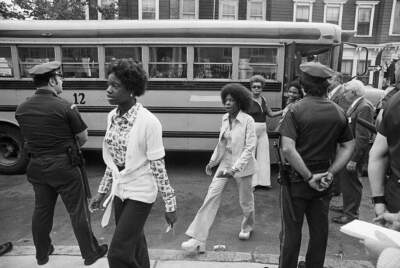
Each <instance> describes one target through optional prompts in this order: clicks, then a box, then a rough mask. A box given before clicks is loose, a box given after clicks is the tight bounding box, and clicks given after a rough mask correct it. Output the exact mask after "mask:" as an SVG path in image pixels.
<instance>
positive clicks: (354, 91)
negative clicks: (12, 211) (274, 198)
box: [332, 80, 374, 224]
mask: <svg viewBox="0 0 400 268" xmlns="http://www.w3.org/2000/svg"><path fill="white" fill-rule="evenodd" d="M364 94H365V89H364V84H363V83H362V82H361V81H359V80H352V81H350V82H347V83H346V84H345V85H344V91H343V96H344V98H345V99H346V101H347V102H348V103H351V105H350V107H349V108H348V110H347V112H346V117H347V119H348V123H349V125H350V128H351V130H352V133H353V137H354V139H355V148H354V152H353V155H352V157H351V159H350V161H349V162H348V163H347V165H346V167H344V168H343V169H342V170H341V171H340V172H339V174H338V181H339V183H340V189H341V192H342V195H343V211H342V212H343V215H340V216H337V217H334V218H332V221H333V222H335V223H339V224H345V223H348V222H350V221H352V220H354V219H356V218H358V209H359V208H360V203H361V195H362V184H361V181H360V179H359V177H358V174H359V173H361V167H362V164H363V159H365V157H366V155H367V154H368V152H369V147H370V145H369V144H370V141H371V138H372V133H371V132H370V131H369V130H368V129H366V128H365V127H363V126H362V125H360V124H359V123H357V119H363V120H364V121H367V122H369V123H371V124H372V122H373V116H374V107H373V105H372V104H371V103H370V102H369V101H368V100H366V99H365V98H364V97H363V96H364Z"/></svg>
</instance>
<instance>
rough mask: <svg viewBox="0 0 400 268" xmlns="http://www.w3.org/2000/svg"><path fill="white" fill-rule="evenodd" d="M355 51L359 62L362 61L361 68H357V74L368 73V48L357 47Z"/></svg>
mask: <svg viewBox="0 0 400 268" xmlns="http://www.w3.org/2000/svg"><path fill="white" fill-rule="evenodd" d="M356 52H357V54H358V57H359V63H361V62H363V63H364V64H363V65H364V66H363V68H357V76H363V75H366V74H367V73H368V67H369V66H368V48H366V47H357V48H356Z"/></svg>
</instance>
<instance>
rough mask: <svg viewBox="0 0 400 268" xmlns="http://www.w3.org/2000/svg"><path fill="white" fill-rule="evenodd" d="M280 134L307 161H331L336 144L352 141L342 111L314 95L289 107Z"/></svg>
mask: <svg viewBox="0 0 400 268" xmlns="http://www.w3.org/2000/svg"><path fill="white" fill-rule="evenodd" d="M279 131H280V133H281V135H282V136H285V137H288V138H291V139H292V140H294V141H295V142H296V150H297V151H298V152H299V154H300V156H301V157H302V158H303V160H304V161H306V162H312V161H330V160H332V159H333V157H334V154H335V152H336V146H337V143H343V142H347V141H350V140H352V139H353V136H352V133H351V129H350V127H349V125H348V122H347V120H346V116H345V114H344V111H343V110H342V109H340V107H339V106H338V105H337V104H335V103H333V102H331V101H329V100H328V99H326V98H322V97H314V96H305V97H304V98H303V99H302V100H300V101H298V102H296V103H294V104H293V105H291V107H290V108H289V111H288V112H287V113H286V115H285V117H284V118H283V121H282V125H281V127H280V129H279Z"/></svg>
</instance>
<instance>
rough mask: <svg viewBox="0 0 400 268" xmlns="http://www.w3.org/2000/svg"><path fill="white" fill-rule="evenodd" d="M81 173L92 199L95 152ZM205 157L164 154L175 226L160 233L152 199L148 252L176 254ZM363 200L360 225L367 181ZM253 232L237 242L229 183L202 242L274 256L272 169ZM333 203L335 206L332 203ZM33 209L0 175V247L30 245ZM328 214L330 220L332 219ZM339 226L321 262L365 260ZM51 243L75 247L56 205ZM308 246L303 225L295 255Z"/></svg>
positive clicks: (25, 192)
mask: <svg viewBox="0 0 400 268" xmlns="http://www.w3.org/2000/svg"><path fill="white" fill-rule="evenodd" d="M85 155H86V158H87V169H88V175H89V181H90V186H91V189H92V193H95V192H96V191H97V187H98V184H99V181H100V179H101V177H102V175H103V172H104V168H105V167H104V164H103V162H102V159H101V154H100V152H93V151H91V152H86V153H85ZM209 156H210V153H167V157H166V164H167V169H168V173H169V177H170V180H171V184H172V185H173V187H174V188H175V191H176V195H177V202H178V222H177V223H176V226H175V228H174V233H172V232H170V233H165V229H166V227H167V226H166V223H165V220H164V204H163V202H162V199H161V197H160V196H159V198H158V199H157V201H156V203H155V204H154V206H153V209H152V212H151V214H150V216H149V219H148V221H147V223H146V227H145V233H146V236H147V241H148V245H149V247H150V248H154V249H180V244H181V242H182V241H184V240H186V239H187V237H186V235H185V234H184V233H185V230H186V228H187V227H188V225H189V224H190V222H191V220H192V219H193V217H194V216H195V214H196V212H197V210H198V208H199V207H200V205H201V203H202V201H203V198H204V197H205V194H206V192H207V188H208V185H209V183H210V181H211V177H208V176H207V175H205V173H204V171H203V170H204V167H205V165H206V163H207V162H208V159H209ZM362 181H363V184H364V186H365V187H364V194H363V201H362V206H361V209H360V219H362V220H371V219H372V218H373V211H372V205H371V204H370V202H369V200H370V189H369V185H368V179H367V178H362ZM255 202H256V227H255V230H254V233H253V235H252V237H251V238H250V240H249V241H244V242H243V241H240V240H239V239H238V237H237V236H238V232H239V229H240V222H241V210H240V207H239V203H238V197H237V189H236V185H235V183H234V182H233V181H232V182H231V183H228V185H227V187H226V189H225V192H224V196H223V200H222V203H221V207H220V209H219V211H218V214H217V218H216V220H215V222H214V225H213V228H212V230H211V233H210V236H209V240H208V241H207V250H212V247H213V246H214V245H216V244H224V245H226V248H227V251H239V252H255V253H268V254H279V238H278V235H279V231H280V226H281V223H280V210H279V187H278V185H277V183H276V168H273V188H272V189H271V190H268V191H265V190H258V191H256V192H255ZM333 202H334V203H338V201H337V200H334V201H333ZM33 206H34V195H33V190H32V187H31V185H30V184H29V183H28V182H27V180H26V177H25V175H14V176H6V175H0V215H1V216H0V230H1V231H0V241H2V242H5V241H12V242H14V243H15V244H16V245H21V246H24V245H33V242H32V236H31V229H30V228H31V227H30V226H31V215H32V211H33ZM335 215H336V214H335V213H331V215H330V216H335ZM100 218H101V214H100V213H95V214H92V226H93V229H94V232H95V234H96V236H97V237H98V238H99V241H100V242H103V243H108V242H109V241H110V240H111V237H112V233H113V229H114V224H113V222H112V221H111V222H112V223H111V224H110V226H108V227H107V228H105V229H102V228H101V226H100ZM339 227H340V226H339V225H337V224H333V223H332V224H331V225H330V233H329V241H328V250H327V256H329V257H337V258H340V257H339V255H338V254H340V253H343V257H344V259H347V260H368V257H367V255H366V254H365V251H364V248H363V246H362V245H361V244H360V243H359V242H358V241H357V240H356V239H353V238H351V237H348V236H346V235H344V234H342V233H341V232H339ZM51 236H52V239H53V242H54V243H55V244H56V245H67V246H68V245H76V244H77V243H76V240H75V237H74V234H73V232H72V228H71V225H70V223H69V218H68V215H67V213H66V210H65V208H64V205H63V204H62V202H61V200H60V199H59V200H58V203H57V207H56V211H55V219H54V227H53V232H52V235H51ZM307 241H308V230H307V224H306V223H305V224H304V228H303V243H302V249H301V255H303V256H304V255H305V251H306V248H307Z"/></svg>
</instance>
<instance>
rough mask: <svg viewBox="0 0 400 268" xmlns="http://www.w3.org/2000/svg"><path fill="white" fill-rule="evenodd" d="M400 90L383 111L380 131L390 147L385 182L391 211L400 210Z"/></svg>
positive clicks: (387, 200)
mask: <svg viewBox="0 0 400 268" xmlns="http://www.w3.org/2000/svg"><path fill="white" fill-rule="evenodd" d="M399 114H400V92H398V93H396V94H395V95H393V97H392V98H391V99H390V101H389V102H388V104H387V108H385V110H384V111H383V116H382V122H381V124H380V125H379V129H378V132H379V133H380V134H382V135H383V136H385V137H386V139H387V144H388V149H389V166H390V175H389V179H388V180H387V181H386V182H385V193H384V195H385V201H386V208H387V210H388V211H389V212H391V213H397V212H399V211H400V136H399V133H400V119H399Z"/></svg>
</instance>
